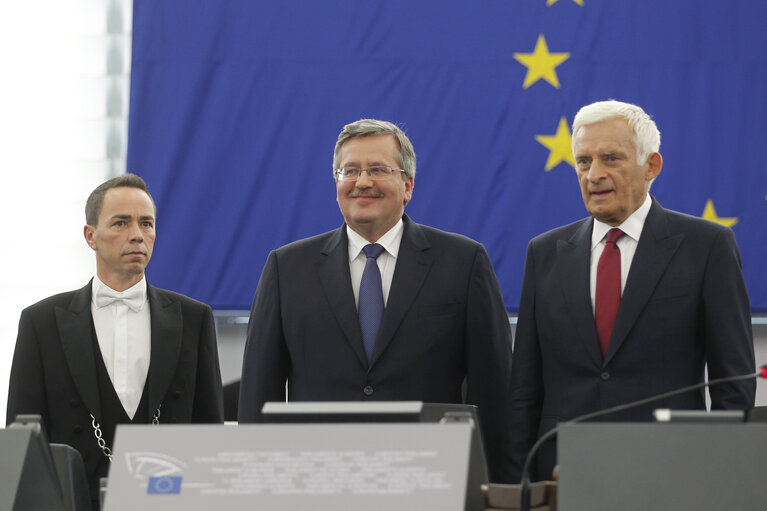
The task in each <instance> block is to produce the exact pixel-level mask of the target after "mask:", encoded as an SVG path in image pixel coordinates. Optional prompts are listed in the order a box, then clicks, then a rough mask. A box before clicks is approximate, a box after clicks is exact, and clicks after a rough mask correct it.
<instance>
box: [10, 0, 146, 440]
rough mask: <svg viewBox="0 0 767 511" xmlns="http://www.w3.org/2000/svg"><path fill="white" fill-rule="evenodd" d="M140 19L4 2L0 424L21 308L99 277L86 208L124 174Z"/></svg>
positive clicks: (66, 4)
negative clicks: (133, 48) (134, 26)
mask: <svg viewBox="0 0 767 511" xmlns="http://www.w3.org/2000/svg"><path fill="white" fill-rule="evenodd" d="M131 13H132V1H131V0H29V1H22V2H0V63H1V66H2V67H1V68H0V69H1V70H0V73H2V76H1V77H0V78H1V79H0V173H2V183H3V191H2V193H1V194H0V218H2V219H3V226H4V232H5V236H3V240H2V248H1V249H0V310H2V314H0V421H2V422H1V423H0V425H4V424H5V420H4V419H5V412H6V409H5V403H6V398H7V394H8V375H9V372H10V365H11V359H12V355H13V347H14V344H15V340H16V331H17V326H18V320H19V314H20V312H21V310H22V308H23V307H25V306H27V305H30V304H32V303H34V302H36V301H38V300H40V299H42V298H44V297H46V296H49V295H52V294H54V293H58V292H62V291H67V290H70V289H75V288H78V287H82V286H83V285H84V284H85V283H86V282H87V280H88V279H89V278H90V277H91V275H92V274H93V271H94V269H93V268H94V260H93V254H92V252H91V251H90V249H89V248H88V247H87V246H86V244H85V241H84V239H83V233H82V229H83V225H84V223H85V215H84V212H83V210H84V206H85V200H86V198H87V197H88V194H89V193H90V192H91V190H92V189H93V188H95V187H96V186H97V185H98V184H99V183H101V182H102V181H104V180H105V179H106V178H107V177H111V176H113V175H117V174H119V173H122V172H124V167H125V165H124V158H125V154H124V149H125V136H124V134H125V132H126V131H127V130H126V121H127V112H128V106H127V101H128V99H127V98H128V71H129V69H130V33H129V27H130V26H131ZM126 27H127V29H126Z"/></svg>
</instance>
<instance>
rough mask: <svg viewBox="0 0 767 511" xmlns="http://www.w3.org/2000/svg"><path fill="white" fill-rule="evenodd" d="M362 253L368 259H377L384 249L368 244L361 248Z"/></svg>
mask: <svg viewBox="0 0 767 511" xmlns="http://www.w3.org/2000/svg"><path fill="white" fill-rule="evenodd" d="M362 251H363V252H365V255H366V256H367V257H368V258H371V257H372V258H373V259H378V256H380V255H381V253H382V252H383V251H384V248H383V246H382V245H379V244H378V243H370V244H368V245H365V246H364V247H362Z"/></svg>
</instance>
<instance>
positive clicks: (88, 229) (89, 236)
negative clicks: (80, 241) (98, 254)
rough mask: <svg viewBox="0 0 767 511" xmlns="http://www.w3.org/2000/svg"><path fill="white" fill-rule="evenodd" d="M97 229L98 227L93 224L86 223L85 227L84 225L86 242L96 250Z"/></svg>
mask: <svg viewBox="0 0 767 511" xmlns="http://www.w3.org/2000/svg"><path fill="white" fill-rule="evenodd" d="M95 231H96V228H95V227H93V226H92V225H88V224H85V227H83V236H85V242H86V243H87V244H88V246H89V247H91V248H92V249H93V250H96V240H94V239H93V235H94V233H95Z"/></svg>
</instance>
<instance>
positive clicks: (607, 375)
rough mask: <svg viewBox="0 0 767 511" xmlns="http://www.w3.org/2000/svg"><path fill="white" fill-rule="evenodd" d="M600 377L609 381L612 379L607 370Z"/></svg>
mask: <svg viewBox="0 0 767 511" xmlns="http://www.w3.org/2000/svg"><path fill="white" fill-rule="evenodd" d="M599 377H600V378H602V381H607V380H609V379H610V373H608V372H607V371H605V372H604V373H602V374H600V375H599Z"/></svg>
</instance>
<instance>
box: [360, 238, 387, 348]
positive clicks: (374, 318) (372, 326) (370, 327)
mask: <svg viewBox="0 0 767 511" xmlns="http://www.w3.org/2000/svg"><path fill="white" fill-rule="evenodd" d="M383 250H384V248H383V247H382V246H381V245H379V244H378V243H371V244H369V245H365V247H364V248H363V249H362V251H363V252H365V255H366V256H367V258H368V259H367V261H366V262H365V271H363V272H362V281H361V282H360V300H359V306H358V309H357V311H358V314H359V317H360V328H361V329H362V342H363V343H364V345H365V353H366V354H367V356H368V360H370V357H372V356H373V347H374V346H375V343H376V336H377V335H378V327H379V326H380V325H381V317H382V316H383V311H384V301H383V287H382V286H381V272H380V271H379V270H378V263H377V262H376V258H378V256H379V255H381V253H382V252H383Z"/></svg>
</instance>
